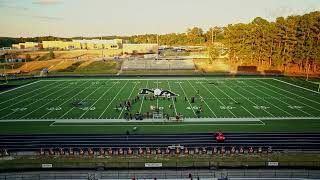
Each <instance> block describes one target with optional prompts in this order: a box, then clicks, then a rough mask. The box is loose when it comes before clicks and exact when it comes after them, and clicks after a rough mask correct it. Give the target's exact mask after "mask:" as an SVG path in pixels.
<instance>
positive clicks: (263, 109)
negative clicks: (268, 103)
mask: <svg viewBox="0 0 320 180" xmlns="http://www.w3.org/2000/svg"><path fill="white" fill-rule="evenodd" d="M228 88H229V89H231V90H232V91H233V92H235V93H237V94H238V95H240V96H241V97H243V98H244V99H246V100H247V101H249V102H251V103H252V104H254V105H255V106H259V105H258V104H256V103H255V102H253V101H251V100H250V99H249V98H247V97H245V96H244V95H242V94H241V93H239V92H237V91H235V90H233V89H232V88H230V87H228ZM262 110H263V111H264V112H266V113H268V114H269V115H271V116H272V117H276V116H275V115H273V114H272V113H270V112H269V111H267V110H265V109H262Z"/></svg>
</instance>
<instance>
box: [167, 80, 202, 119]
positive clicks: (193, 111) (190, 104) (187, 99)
mask: <svg viewBox="0 0 320 180" xmlns="http://www.w3.org/2000/svg"><path fill="white" fill-rule="evenodd" d="M178 84H179V86H180V88H181V89H182V91H183V94H184V96H185V97H187V101H188V103H189V105H190V108H191V110H192V111H193V114H194V115H196V116H197V114H196V112H195V111H194V109H193V106H192V105H191V103H190V101H189V98H188V96H187V94H186V92H185V91H184V89H183V87H182V86H181V83H180V82H178ZM170 91H171V90H170Z"/></svg>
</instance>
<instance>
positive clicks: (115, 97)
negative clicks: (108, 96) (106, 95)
mask: <svg viewBox="0 0 320 180" xmlns="http://www.w3.org/2000/svg"><path fill="white" fill-rule="evenodd" d="M128 82H129V81H127V82H126V83H125V84H124V85H123V86H122V88H121V89H120V90H119V91H118V93H117V94H116V95H115V96H114V98H113V99H112V100H111V102H110V103H109V104H108V106H107V107H106V108H105V109H104V111H103V112H102V113H101V114H100V116H99V118H98V119H101V117H102V116H103V114H104V113H105V112H106V111H107V109H108V108H109V106H110V105H111V104H112V102H113V101H114V100H115V99H116V97H117V96H118V95H119V94H120V92H121V91H122V89H123V88H124V87H125V86H126V85H127V84H128Z"/></svg>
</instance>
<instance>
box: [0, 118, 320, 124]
mask: <svg viewBox="0 0 320 180" xmlns="http://www.w3.org/2000/svg"><path fill="white" fill-rule="evenodd" d="M281 120H320V117H309V116H308V117H272V118H271V117H269V118H268V117H264V118H185V119H184V122H223V121H228V122H230V121H232V122H251V121H281ZM39 121H41V122H53V121H55V122H56V123H94V122H98V123H124V124H125V123H136V122H139V123H141V121H140V120H139V121H138V120H137V121H136V120H132V121H126V120H124V119H97V118H92V119H76V118H75V119H34V118H33V119H31V118H30V119H1V121H0V125H1V123H2V122H39ZM146 122H157V121H154V119H144V120H143V121H142V123H146ZM158 122H164V120H163V119H162V120H159V121H158ZM182 123H183V122H182ZM168 124H169V125H170V123H168Z"/></svg>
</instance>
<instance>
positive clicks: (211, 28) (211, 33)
mask: <svg viewBox="0 0 320 180" xmlns="http://www.w3.org/2000/svg"><path fill="white" fill-rule="evenodd" d="M211 44H213V28H211Z"/></svg>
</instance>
